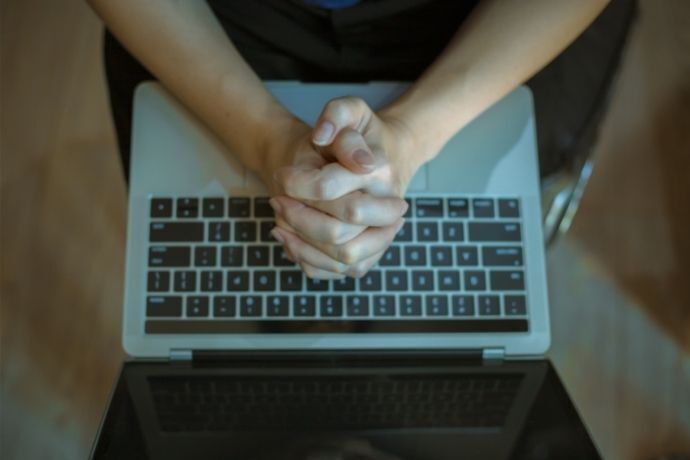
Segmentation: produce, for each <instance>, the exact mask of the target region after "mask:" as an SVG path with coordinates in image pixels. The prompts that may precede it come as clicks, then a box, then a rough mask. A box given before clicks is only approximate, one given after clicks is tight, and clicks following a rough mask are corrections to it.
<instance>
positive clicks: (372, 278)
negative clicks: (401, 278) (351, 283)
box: [359, 270, 382, 292]
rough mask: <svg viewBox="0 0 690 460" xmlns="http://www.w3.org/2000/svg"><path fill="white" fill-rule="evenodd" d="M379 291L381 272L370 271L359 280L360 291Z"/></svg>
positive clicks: (380, 287)
mask: <svg viewBox="0 0 690 460" xmlns="http://www.w3.org/2000/svg"><path fill="white" fill-rule="evenodd" d="M381 289H382V285H381V272H380V271H378V270H371V271H369V273H367V274H366V275H364V276H363V277H362V278H360V279H359V290H360V291H365V292H374V291H380V290H381Z"/></svg>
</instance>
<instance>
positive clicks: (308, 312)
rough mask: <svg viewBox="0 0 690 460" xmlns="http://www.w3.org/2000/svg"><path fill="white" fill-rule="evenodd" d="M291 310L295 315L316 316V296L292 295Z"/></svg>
mask: <svg viewBox="0 0 690 460" xmlns="http://www.w3.org/2000/svg"><path fill="white" fill-rule="evenodd" d="M292 310H293V312H294V315H295V316H316V297H314V296H313V295H298V296H295V297H293V298H292Z"/></svg>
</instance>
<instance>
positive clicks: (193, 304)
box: [187, 295, 208, 318]
mask: <svg viewBox="0 0 690 460" xmlns="http://www.w3.org/2000/svg"><path fill="white" fill-rule="evenodd" d="M205 316H208V297H206V296H198V295H193V296H189V297H187V317H188V318H203V317H205Z"/></svg>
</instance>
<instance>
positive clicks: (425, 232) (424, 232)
mask: <svg viewBox="0 0 690 460" xmlns="http://www.w3.org/2000/svg"><path fill="white" fill-rule="evenodd" d="M417 241H438V223H437V222H417Z"/></svg>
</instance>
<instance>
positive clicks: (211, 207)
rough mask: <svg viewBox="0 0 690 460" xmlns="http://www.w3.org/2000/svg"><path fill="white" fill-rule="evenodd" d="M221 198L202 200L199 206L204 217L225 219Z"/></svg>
mask: <svg viewBox="0 0 690 460" xmlns="http://www.w3.org/2000/svg"><path fill="white" fill-rule="evenodd" d="M224 202H225V200H224V199H223V198H204V199H203V201H202V204H201V207H202V209H203V211H202V213H203V216H204V217H225V216H224V214H225V209H224V208H225V206H224V205H223V204H224Z"/></svg>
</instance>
